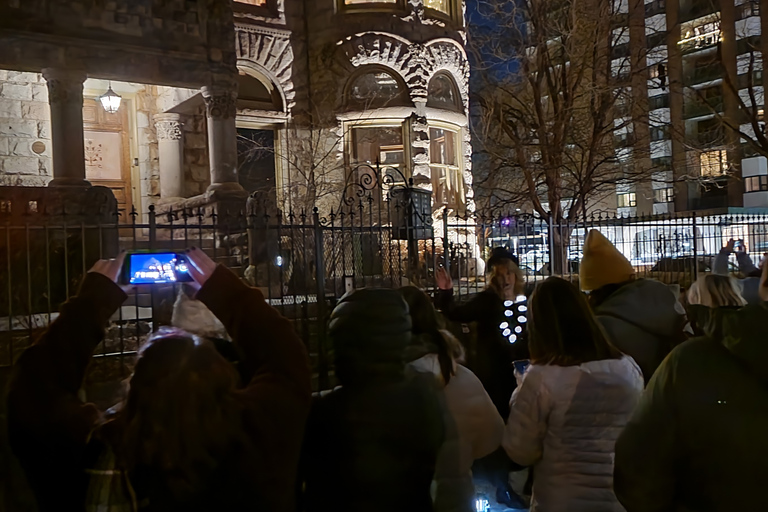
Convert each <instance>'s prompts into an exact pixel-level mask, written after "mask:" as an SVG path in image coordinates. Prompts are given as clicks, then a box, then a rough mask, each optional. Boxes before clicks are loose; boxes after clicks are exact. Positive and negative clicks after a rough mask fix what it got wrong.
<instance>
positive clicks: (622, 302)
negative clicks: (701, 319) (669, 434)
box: [594, 279, 686, 382]
mask: <svg viewBox="0 0 768 512" xmlns="http://www.w3.org/2000/svg"><path fill="white" fill-rule="evenodd" d="M594 311H595V315H596V316H597V320H598V322H600V325H602V327H603V329H605V332H606V334H607V335H608V340H609V341H610V342H611V343H613V345H614V346H616V348H618V349H619V350H621V351H622V352H624V353H625V354H627V355H630V356H632V358H633V359H634V360H635V362H636V363H637V364H638V366H640V369H641V370H642V371H643V376H644V377H645V381H646V382H648V381H649V380H650V378H651V376H652V375H653V372H654V371H656V368H657V367H658V366H659V364H661V361H662V360H663V359H664V357H666V355H667V354H668V353H669V351H670V350H671V349H672V347H673V346H674V345H676V344H677V343H679V342H680V341H682V339H683V328H684V327H685V323H686V322H685V309H684V308H683V306H682V305H681V304H680V302H679V301H678V299H677V297H675V295H674V293H673V292H672V290H671V289H670V288H669V287H668V286H667V285H665V284H664V283H661V282H659V281H654V280H651V279H638V280H636V281H630V282H629V283H627V284H625V285H624V286H622V287H621V288H619V289H618V290H616V291H615V292H614V293H613V294H611V295H610V296H609V297H608V298H607V299H606V300H605V301H603V303H602V304H600V305H599V306H597V307H596V308H595V310H594Z"/></svg>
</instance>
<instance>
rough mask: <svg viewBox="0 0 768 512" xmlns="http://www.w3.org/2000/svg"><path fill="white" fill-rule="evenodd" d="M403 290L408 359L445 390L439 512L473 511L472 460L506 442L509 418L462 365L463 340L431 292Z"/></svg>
mask: <svg viewBox="0 0 768 512" xmlns="http://www.w3.org/2000/svg"><path fill="white" fill-rule="evenodd" d="M400 292H401V293H402V294H403V297H405V300H406V302H408V306H409V309H410V312H411V318H412V322H413V342H412V344H411V346H410V347H409V349H408V350H407V353H406V359H407V360H408V361H410V367H411V369H412V370H415V371H418V372H423V373H426V374H428V375H430V376H432V378H434V379H435V381H436V382H437V385H438V386H439V387H440V388H441V389H443V393H444V403H445V406H446V411H445V416H444V422H445V427H446V440H445V442H444V443H443V446H442V447H441V448H440V451H439V453H438V456H437V465H436V468H435V477H434V481H433V486H432V489H433V492H432V496H433V504H434V511H435V512H474V511H475V507H474V500H475V488H474V484H473V482H472V463H473V462H474V461H475V460H477V459H480V458H482V457H485V456H486V455H488V454H490V453H492V452H494V451H495V450H496V449H497V448H498V447H499V446H500V445H501V439H502V436H503V434H504V420H502V418H501V416H500V415H499V413H498V411H497V410H496V406H495V405H494V404H493V402H492V401H491V398H490V397H489V396H488V393H487V392H486V391H485V388H484V387H483V384H482V383H481V382H480V379H478V378H477V377H476V376H475V374H474V373H472V372H471V371H470V370H469V369H467V368H465V367H464V366H462V365H461V364H459V362H460V361H461V360H462V359H463V349H462V347H461V343H460V342H459V341H458V340H457V339H456V338H455V337H454V336H453V335H452V334H451V333H450V332H449V331H447V330H444V329H442V328H441V327H442V325H441V323H440V321H439V317H438V315H437V312H436V311H435V309H434V307H433V306H432V302H431V301H430V299H429V297H428V296H427V295H426V294H425V293H424V292H423V291H421V290H419V289H418V288H415V287H412V286H408V287H405V288H401V290H400Z"/></svg>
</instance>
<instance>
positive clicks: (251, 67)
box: [236, 27, 296, 112]
mask: <svg viewBox="0 0 768 512" xmlns="http://www.w3.org/2000/svg"><path fill="white" fill-rule="evenodd" d="M236 46H237V67H238V68H240V69H242V70H244V71H246V72H248V74H249V75H251V76H254V77H255V78H259V76H261V77H264V78H265V79H266V80H268V81H269V82H271V83H272V84H274V85H275V86H276V88H277V90H278V91H279V93H280V96H281V98H282V104H283V108H284V110H285V112H290V111H291V109H292V108H293V107H294V106H295V105H296V91H295V89H294V85H293V76H292V75H293V61H294V55H293V48H292V46H291V42H290V38H289V34H288V33H285V34H283V33H282V32H278V31H269V30H265V31H264V32H260V31H258V29H253V30H250V29H243V28H241V27H238V29H237V45H236ZM265 85H266V84H265Z"/></svg>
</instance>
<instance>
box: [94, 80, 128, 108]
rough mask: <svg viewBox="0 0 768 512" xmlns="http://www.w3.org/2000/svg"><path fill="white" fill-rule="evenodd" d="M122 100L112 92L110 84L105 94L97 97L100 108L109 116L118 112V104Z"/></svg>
mask: <svg viewBox="0 0 768 512" xmlns="http://www.w3.org/2000/svg"><path fill="white" fill-rule="evenodd" d="M122 99H123V98H122V97H121V96H120V95H119V94H117V93H116V92H115V91H113V90H112V82H110V83H109V89H107V92H105V93H104V94H102V95H101V96H99V101H100V102H101V106H102V107H104V110H106V111H107V112H109V113H110V114H116V113H117V111H118V110H120V102H121V101H122Z"/></svg>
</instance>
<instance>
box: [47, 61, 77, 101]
mask: <svg viewBox="0 0 768 512" xmlns="http://www.w3.org/2000/svg"><path fill="white" fill-rule="evenodd" d="M43 77H44V78H45V80H46V82H47V84H48V101H49V102H50V103H66V102H69V101H77V102H80V103H82V101H83V83H84V82H85V79H86V78H87V76H86V74H85V73H83V72H80V71H68V70H62V69H44V70H43Z"/></svg>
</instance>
